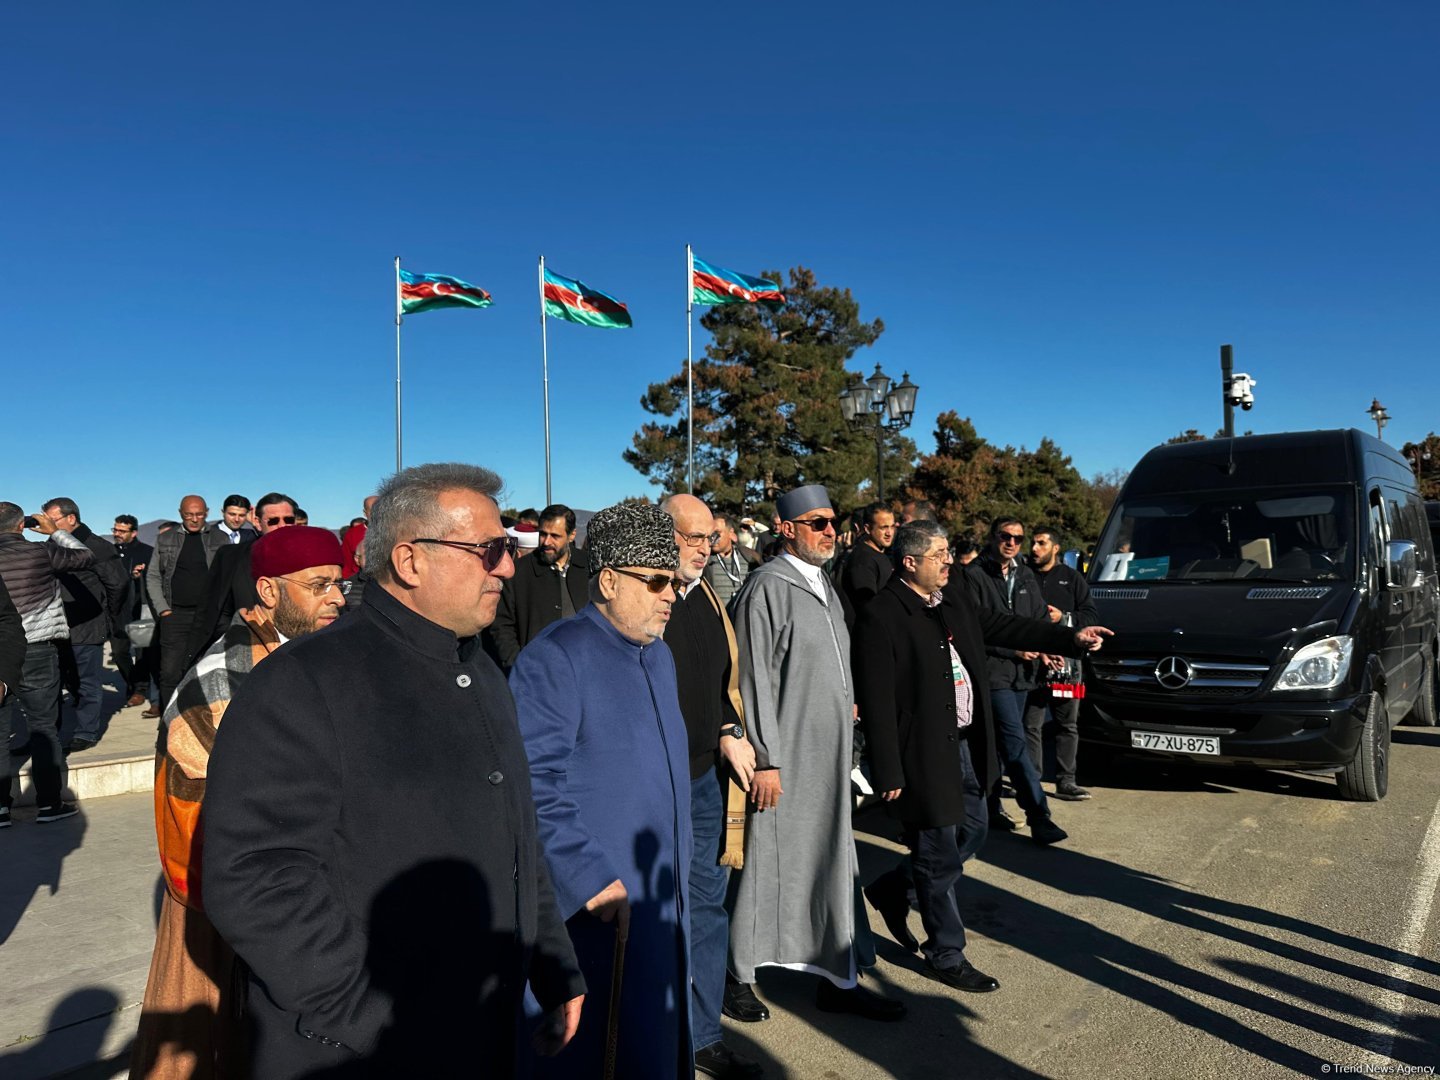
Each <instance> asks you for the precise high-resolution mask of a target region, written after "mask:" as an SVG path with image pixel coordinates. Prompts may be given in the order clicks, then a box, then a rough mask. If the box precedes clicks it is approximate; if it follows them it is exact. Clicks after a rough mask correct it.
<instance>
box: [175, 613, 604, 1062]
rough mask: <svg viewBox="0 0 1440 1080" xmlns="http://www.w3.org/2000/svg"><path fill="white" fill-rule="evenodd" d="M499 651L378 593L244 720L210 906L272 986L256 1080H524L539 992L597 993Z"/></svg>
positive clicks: (260, 669)
mask: <svg viewBox="0 0 1440 1080" xmlns="http://www.w3.org/2000/svg"><path fill="white" fill-rule="evenodd" d="M478 644H479V643H478V642H477V641H476V640H475V639H473V638H472V639H467V640H465V641H463V642H462V641H458V640H457V639H456V637H455V635H454V634H452V633H451V632H450V631H448V630H445V629H444V628H442V627H440V626H437V625H436V624H434V623H432V622H430V621H429V620H427V619H425V618H423V617H421V616H420V615H418V614H416V613H415V612H413V611H411V610H409V609H408V608H406V607H405V606H404V605H402V604H401V603H400V602H399V601H397V600H396V599H395V598H394V597H393V596H391V595H390V594H389V593H388V592H387V591H385V590H384V589H382V588H380V587H379V586H374V587H372V588H369V589H367V590H366V592H365V600H364V604H363V606H362V608H361V610H360V611H359V612H358V613H357V614H354V615H350V616H346V617H345V618H343V619H340V620H338V621H337V622H336V623H334V624H333V625H332V626H330V627H328V628H326V629H325V630H321V631H319V632H318V633H315V634H311V635H309V636H307V637H304V638H300V639H298V640H295V641H291V642H288V643H286V644H285V645H283V646H282V647H281V648H280V649H279V650H277V651H276V652H275V653H274V654H273V655H272V656H270V657H269V659H267V660H266V661H265V662H264V663H263V664H260V665H258V666H256V668H255V670H254V672H253V673H252V674H251V675H250V676H249V677H248V678H247V679H246V681H245V682H244V683H243V684H242V685H241V686H240V689H239V691H238V692H237V693H236V695H235V697H234V699H233V700H232V701H231V703H230V707H229V708H228V709H227V710H226V713H225V719H224V723H222V724H221V725H220V727H219V729H218V736H217V738H216V741H215V749H214V753H213V755H212V757H211V759H210V770H209V779H208V783H207V790H206V793H205V804H204V811H203V815H204V816H203V822H204V829H205V844H204V852H203V858H204V874H205V907H206V912H207V914H208V915H209V917H210V920H211V921H212V922H213V923H214V924H215V927H216V929H217V930H219V932H220V934H221V936H222V937H224V939H225V940H226V941H227V942H229V943H230V945H232V946H233V947H234V949H235V952H236V953H237V954H238V955H239V956H240V958H241V959H242V960H244V961H245V964H246V965H247V966H248V968H249V970H250V972H251V976H250V988H249V999H248V1002H247V1004H246V1009H247V1013H248V1017H249V1020H250V1022H251V1025H252V1031H253V1040H254V1041H253V1054H252V1061H251V1065H250V1071H251V1075H252V1076H255V1077H262V1078H264V1080H287V1078H289V1077H299V1076H304V1075H306V1074H307V1073H309V1072H311V1071H314V1070H318V1069H320V1068H323V1067H327V1066H332V1067H333V1066H344V1065H345V1064H346V1063H347V1062H352V1063H353V1062H354V1061H355V1056H356V1055H357V1054H363V1055H365V1056H366V1057H368V1058H369V1059H370V1062H371V1063H373V1064H374V1070H373V1072H372V1073H369V1074H367V1075H374V1076H473V1075H476V1074H477V1072H478V1073H484V1074H485V1075H487V1076H489V1075H493V1076H510V1075H512V1074H513V1072H514V1068H515V1055H514V1048H515V1046H516V1043H517V1037H516V1032H517V1027H518V1025H519V1023H520V1019H519V1018H520V1010H521V999H522V995H523V993H524V990H525V986H526V983H527V981H528V983H529V985H530V987H531V988H532V989H533V990H534V991H535V996H536V998H537V999H538V1000H539V1002H540V1005H541V1006H542V1007H543V1008H545V1009H551V1008H554V1007H555V1006H556V1005H558V1004H560V1003H561V1002H564V1001H567V1000H569V999H570V998H572V997H574V996H576V995H577V994H580V993H583V992H584V980H583V978H582V977H581V975H580V971H579V967H578V966H577V964H576V961H575V953H574V950H573V949H572V947H571V944H570V939H569V936H568V935H567V933H566V930H565V923H564V920H563V919H561V917H560V912H559V909H558V907H557V905H556V902H555V893H554V889H553V886H552V884H551V881H550V876H549V872H548V871H547V869H546V863H545V859H544V853H543V851H542V850H541V846H540V841H539V838H538V835H537V831H536V822H535V806H534V802H533V798H532V795H531V788H530V769H529V764H528V761H527V759H526V756H525V745H524V743H523V742H522V741H521V738H520V731H519V727H518V724H517V722H516V718H515V704H514V700H513V699H512V698H511V696H510V690H509V687H507V686H506V685H505V680H504V678H503V677H502V676H501V674H500V672H499V670H498V669H497V668H496V667H495V665H494V663H492V662H491V660H490V659H489V658H488V657H487V656H485V655H484V653H483V652H482V651H481V650H480V649H479V648H478ZM591 1019H592V1021H594V1020H595V1018H593V1017H592V1018H591ZM597 1022H599V1023H603V1022H604V1018H603V1017H601V1018H600V1019H599V1020H598V1021H597Z"/></svg>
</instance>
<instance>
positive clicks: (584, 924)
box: [510, 606, 693, 1080]
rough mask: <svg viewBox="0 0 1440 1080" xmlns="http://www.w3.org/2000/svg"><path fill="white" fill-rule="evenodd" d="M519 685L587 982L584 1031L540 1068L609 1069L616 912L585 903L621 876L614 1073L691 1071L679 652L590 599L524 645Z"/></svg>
mask: <svg viewBox="0 0 1440 1080" xmlns="http://www.w3.org/2000/svg"><path fill="white" fill-rule="evenodd" d="M510 689H511V691H512V692H513V693H514V696H515V707H516V711H517V713H518V714H519V719H520V732H521V734H522V735H523V736H524V739H525V751H526V754H527V755H528V757H529V759H530V779H531V785H532V787H533V790H534V793H535V811H536V816H537V818H538V820H539V825H540V842H541V846H542V847H543V848H544V851H545V858H546V861H547V862H548V863H549V867H550V876H551V878H552V879H553V880H554V884H555V894H556V897H557V899H558V900H559V904H560V913H561V915H562V916H563V917H564V918H565V919H566V926H567V928H568V929H569V931H570V939H571V941H572V942H573V943H574V945H575V953H576V956H577V957H578V959H579V961H580V968H581V970H582V971H583V972H584V974H585V981H586V984H587V985H588V987H589V993H588V995H587V996H586V998H585V1006H584V1009H583V1011H582V1013H581V1018H580V1029H579V1031H578V1032H576V1035H575V1038H574V1040H572V1042H571V1044H570V1045H569V1046H568V1047H566V1048H565V1049H564V1050H563V1051H561V1052H560V1054H559V1055H558V1056H557V1057H553V1058H535V1059H534V1060H533V1066H534V1075H535V1076H537V1077H564V1078H566V1080H570V1078H573V1077H589V1076H595V1077H598V1076H600V1075H601V1071H602V1063H603V1060H604V1044H605V1036H606V1025H607V1020H608V1016H609V1010H610V986H611V974H612V968H613V963H614V949H615V924H614V923H613V922H611V923H602V922H601V921H600V920H599V919H598V918H596V917H595V916H593V915H590V914H588V913H587V912H586V911H585V902H586V901H587V900H589V899H590V898H591V897H592V896H594V895H596V894H597V893H599V892H600V891H601V890H602V889H604V888H605V886H607V885H609V884H610V883H611V882H612V881H615V880H616V879H619V880H620V881H622V882H624V884H625V888H626V890H627V891H628V892H629V894H630V905H631V912H630V941H629V945H628V947H627V949H626V952H625V970H624V983H623V990H622V992H621V1002H620V1010H621V1011H620V1040H619V1059H618V1064H617V1068H616V1070H615V1075H616V1076H617V1077H624V1078H625V1080H652V1078H654V1080H662V1078H663V1080H675V1078H676V1077H685V1078H687V1080H688V1078H689V1077H690V1076H691V1075H692V1074H693V1064H692V1061H693V1059H692V1051H691V1046H690V1023H689V1001H690V995H689V992H688V987H689V985H690V979H689V960H688V957H689V949H688V944H687V943H688V938H689V913H688V907H689V898H688V895H687V892H688V888H689V885H688V881H689V875H688V873H687V872H686V869H687V868H688V867H689V865H690V846H691V833H690V763H689V759H688V756H687V755H688V749H687V747H688V742H687V737H686V732H685V721H684V718H683V717H682V716H681V715H680V703H679V695H678V692H677V690H676V684H675V661H674V659H673V657H672V656H671V655H670V650H669V648H668V647H667V646H666V645H665V643H664V642H663V641H656V642H652V643H651V644H648V645H643V646H642V645H637V644H635V643H634V642H633V641H629V640H627V639H626V638H624V637H622V636H621V635H620V633H619V632H618V631H617V630H616V629H615V628H614V627H613V626H611V625H610V623H609V622H607V621H606V619H605V617H604V616H603V615H601V614H600V612H599V611H598V610H597V609H596V608H595V607H594V606H591V607H587V608H585V609H584V610H582V611H581V612H580V613H579V614H577V615H575V616H573V617H571V618H568V619H563V620H561V621H560V622H557V623H552V624H551V625H550V626H548V627H546V628H545V629H544V630H543V631H542V632H541V633H540V634H539V636H537V637H536V638H535V639H534V640H533V641H532V642H530V644H529V645H527V646H526V647H525V648H524V649H523V650H521V652H520V655H519V657H517V658H516V661H515V667H514V668H513V670H512V671H511V673H510Z"/></svg>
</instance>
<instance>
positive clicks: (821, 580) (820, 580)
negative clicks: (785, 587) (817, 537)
mask: <svg viewBox="0 0 1440 1080" xmlns="http://www.w3.org/2000/svg"><path fill="white" fill-rule="evenodd" d="M780 557H781V558H782V559H787V560H789V562H790V565H791V566H793V567H795V568H796V569H797V570H799V571H800V573H801V574H802V575H803V576H804V578H805V584H806V585H809V586H810V591H811V592H813V593H814V594H815V595H816V596H818V597H819V598H820V599H821V600H822V601H824V602H825V603H826V604H828V603H830V597H829V595H828V594H827V593H826V592H825V571H824V570H822V569H821V568H820V567H818V566H811V565H810V564H809V563H807V562H806V561H805V560H804V559H800V558H797V557H796V556H794V555H792V554H791V553H790V552H788V551H783V552H781V553H780Z"/></svg>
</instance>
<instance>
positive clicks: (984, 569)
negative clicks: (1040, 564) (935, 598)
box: [960, 552, 1050, 690]
mask: <svg viewBox="0 0 1440 1080" xmlns="http://www.w3.org/2000/svg"><path fill="white" fill-rule="evenodd" d="M1011 572H1012V573H1013V574H1014V575H1015V591H1014V594H1013V597H1012V596H1011V595H1010V594H1009V593H1008V591H1007V589H1006V582H1005V578H1004V575H1002V574H1001V573H1000V564H999V563H998V562H996V561H995V560H994V559H993V558H991V556H990V554H989V552H986V553H985V554H984V555H981V556H980V557H979V558H978V559H976V560H975V561H974V562H972V563H970V565H968V566H966V567H965V568H964V572H963V573H962V574H961V575H960V577H961V581H962V583H963V585H964V586H965V588H966V590H968V592H969V594H970V599H971V600H972V601H973V602H974V604H975V606H976V607H980V608H987V609H989V610H991V611H1000V612H1005V613H1007V614H1010V615H1019V616H1020V617H1021V618H1027V619H1040V620H1042V621H1043V622H1046V623H1049V621H1050V614H1049V612H1047V611H1046V610H1045V598H1044V597H1043V596H1042V595H1041V594H1040V582H1039V581H1037V580H1036V579H1035V575H1034V574H1033V573H1032V572H1031V570H1030V568H1029V567H1028V566H1026V565H1025V564H1024V563H1023V562H1018V561H1017V562H1016V564H1015V568H1014V570H1012V571H1011ZM1048 651H1049V650H1045V649H1040V650H1037V649H1007V648H997V647H996V646H994V645H991V646H990V648H988V649H987V650H986V659H987V661H988V663H987V665H986V666H987V669H988V671H989V675H990V689H992V690H1033V689H1035V687H1037V686H1039V685H1040V664H1041V662H1040V661H1039V660H1021V659H1020V658H1019V657H1018V656H1017V655H1016V653H1017V652H1048Z"/></svg>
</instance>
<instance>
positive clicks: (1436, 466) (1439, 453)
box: [1400, 431, 1440, 499]
mask: <svg viewBox="0 0 1440 1080" xmlns="http://www.w3.org/2000/svg"><path fill="white" fill-rule="evenodd" d="M1400 452H1401V453H1402V454H1404V455H1405V459H1406V460H1407V461H1409V462H1410V467H1411V468H1412V469H1414V470H1415V476H1416V479H1418V480H1419V481H1420V495H1421V497H1422V498H1425V499H1440V435H1436V434H1435V432H1433V431H1432V432H1430V434H1429V435H1426V436H1425V438H1423V439H1421V440H1420V441H1419V442H1418V443H1413V442H1407V443H1406V444H1405V445H1404V446H1402V447H1401V448H1400Z"/></svg>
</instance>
